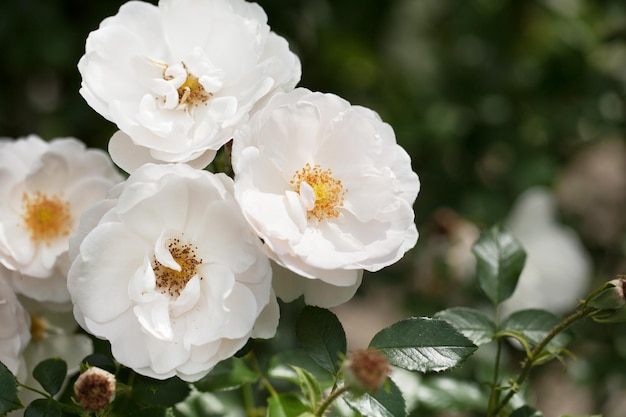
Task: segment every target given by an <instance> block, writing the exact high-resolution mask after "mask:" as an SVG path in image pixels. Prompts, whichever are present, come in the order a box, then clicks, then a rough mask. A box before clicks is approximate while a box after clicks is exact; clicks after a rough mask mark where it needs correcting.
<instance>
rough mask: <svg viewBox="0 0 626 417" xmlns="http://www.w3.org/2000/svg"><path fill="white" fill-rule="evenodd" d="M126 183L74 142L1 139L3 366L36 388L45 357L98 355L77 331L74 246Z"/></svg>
mask: <svg viewBox="0 0 626 417" xmlns="http://www.w3.org/2000/svg"><path fill="white" fill-rule="evenodd" d="M122 180H123V177H122V176H121V175H120V174H119V173H118V171H117V170H116V169H115V167H114V166H113V164H112V163H111V161H110V159H109V157H108V156H107V154H106V153H105V152H103V151H101V150H96V149H86V148H85V145H84V144H83V143H82V142H80V141H78V140H77V139H74V138H62V139H55V140H53V141H51V142H45V141H43V140H42V139H41V138H39V137H37V136H34V135H31V136H29V137H25V138H19V139H17V140H9V139H2V140H0V184H1V186H0V193H1V195H2V197H1V199H0V264H1V266H0V316H2V318H1V319H0V321H1V322H2V326H0V328H1V329H0V361H1V362H2V363H4V364H5V365H7V367H8V368H9V369H10V370H11V372H13V373H14V374H15V375H16V376H18V377H19V378H20V380H21V381H23V382H26V383H28V384H31V383H32V385H31V386H34V384H35V381H34V379H33V378H32V376H31V371H32V369H33V368H34V366H35V365H37V363H39V362H40V361H41V360H43V359H47V358H49V357H54V356H58V357H62V358H68V359H69V358H72V359H73V360H74V362H75V358H76V357H80V358H82V357H84V356H86V355H88V354H90V353H91V352H92V344H91V339H89V338H88V337H87V336H85V335H77V334H74V331H75V330H76V328H77V324H76V321H75V320H74V318H73V316H72V313H71V303H70V294H69V292H68V289H67V273H68V270H69V267H70V263H71V262H70V258H69V256H68V242H69V237H70V235H71V234H72V233H74V232H75V231H76V230H77V228H78V223H79V220H80V216H81V214H82V213H83V212H84V211H85V209H87V208H88V207H90V206H91V205H93V204H95V203H97V202H99V201H100V200H102V199H104V198H105V197H106V195H107V193H108V191H109V189H110V188H111V187H112V186H113V185H114V184H116V183H119V182H120V181H122ZM70 369H75V370H77V369H78V363H74V366H72V367H71V368H70ZM21 395H22V400H23V401H24V402H27V401H28V399H29V398H28V391H23V392H22V393H21Z"/></svg>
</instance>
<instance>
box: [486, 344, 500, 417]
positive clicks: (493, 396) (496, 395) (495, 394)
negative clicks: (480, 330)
mask: <svg viewBox="0 0 626 417" xmlns="http://www.w3.org/2000/svg"><path fill="white" fill-rule="evenodd" d="M496 343H497V345H498V347H497V350H496V362H495V364H494V370H493V382H492V383H491V393H490V394H489V410H493V409H494V408H495V407H496V406H497V404H498V401H499V400H500V390H499V389H498V387H499V385H500V384H499V381H498V380H499V374H500V356H501V354H502V340H501V339H498V340H497V341H496ZM490 415H491V414H490Z"/></svg>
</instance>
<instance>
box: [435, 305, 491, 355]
mask: <svg viewBox="0 0 626 417" xmlns="http://www.w3.org/2000/svg"><path fill="white" fill-rule="evenodd" d="M433 318H436V319H442V320H445V321H447V322H448V323H450V324H451V325H452V326H454V328H455V329H457V330H458V331H460V332H461V333H462V334H463V335H464V336H465V337H467V338H468V339H469V340H471V341H472V342H474V344H475V345H477V346H480V345H484V344H485V343H489V342H491V341H492V340H493V338H494V336H495V334H496V324H495V323H494V322H493V320H492V319H491V318H490V317H488V316H487V315H486V314H485V313H483V312H482V311H479V310H476V309H473V308H468V307H453V308H449V309H447V310H443V311H440V312H438V313H437V314H435V315H434V317H433Z"/></svg>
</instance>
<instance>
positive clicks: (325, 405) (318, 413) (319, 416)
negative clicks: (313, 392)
mask: <svg viewBox="0 0 626 417" xmlns="http://www.w3.org/2000/svg"><path fill="white" fill-rule="evenodd" d="M348 391H350V386H349V385H344V386H343V387H340V388H339V389H336V390H334V391H331V393H330V394H328V397H326V398H325V399H324V401H323V402H322V403H321V404H320V406H319V407H318V408H317V410H316V411H315V417H322V416H323V415H324V413H325V412H326V409H328V407H330V405H331V404H332V403H333V402H334V401H335V400H336V399H337V398H339V397H340V396H341V394H343V393H345V392H348Z"/></svg>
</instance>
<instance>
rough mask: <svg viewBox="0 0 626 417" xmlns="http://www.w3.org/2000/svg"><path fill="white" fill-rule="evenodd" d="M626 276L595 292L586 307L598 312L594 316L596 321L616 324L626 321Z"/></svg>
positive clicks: (586, 302)
mask: <svg viewBox="0 0 626 417" xmlns="http://www.w3.org/2000/svg"><path fill="white" fill-rule="evenodd" d="M625 294H626V276H618V277H617V278H616V279H614V280H611V281H609V282H607V283H606V284H604V285H603V286H602V287H601V288H599V289H598V290H596V291H594V292H593V293H592V294H591V295H590V296H589V297H588V298H587V300H585V305H587V306H589V307H594V308H596V309H597V310H598V311H597V313H594V314H593V315H592V318H593V319H594V320H595V321H599V322H602V323H616V322H622V321H626V308H624V305H626V297H625Z"/></svg>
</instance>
